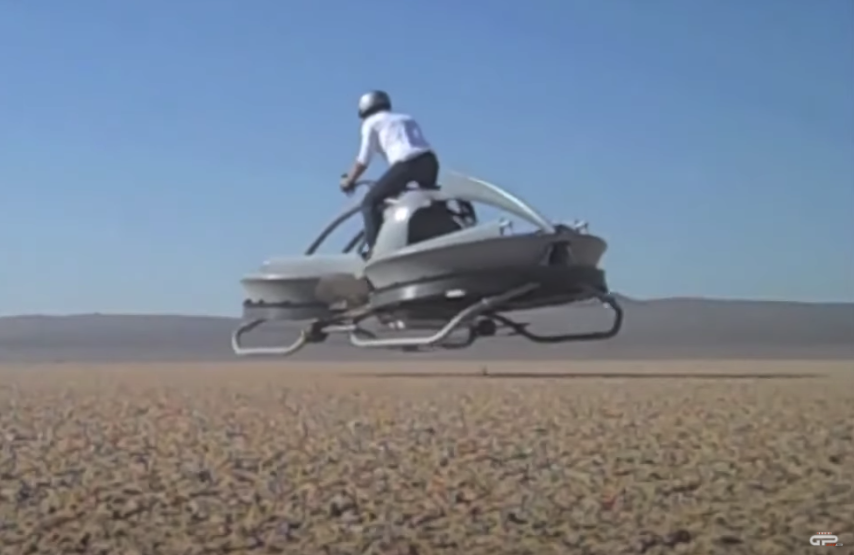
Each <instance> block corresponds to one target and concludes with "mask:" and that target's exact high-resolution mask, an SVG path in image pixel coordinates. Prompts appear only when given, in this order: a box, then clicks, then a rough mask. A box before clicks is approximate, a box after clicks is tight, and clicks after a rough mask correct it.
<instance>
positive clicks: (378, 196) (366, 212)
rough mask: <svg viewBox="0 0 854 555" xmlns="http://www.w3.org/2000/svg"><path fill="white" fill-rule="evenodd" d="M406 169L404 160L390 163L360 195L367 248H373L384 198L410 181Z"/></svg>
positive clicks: (393, 193) (391, 195) (398, 191)
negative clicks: (366, 190)
mask: <svg viewBox="0 0 854 555" xmlns="http://www.w3.org/2000/svg"><path fill="white" fill-rule="evenodd" d="M408 170H409V168H408V166H407V164H406V162H398V163H397V164H394V165H392V166H391V167H390V168H389V169H388V170H386V172H385V173H384V174H383V175H382V177H380V178H379V179H377V181H376V182H375V183H374V185H373V186H372V187H371V188H370V190H369V191H368V192H367V193H365V196H364V197H362V217H363V218H364V220H365V243H366V244H367V246H368V248H369V249H371V248H373V246H374V243H375V242H376V240H377V235H378V234H379V232H380V225H381V224H382V217H383V209H384V203H385V199H387V198H389V197H393V196H395V195H397V194H398V193H400V192H401V191H403V190H404V189H405V188H406V184H407V183H409V181H410V178H409V171H408Z"/></svg>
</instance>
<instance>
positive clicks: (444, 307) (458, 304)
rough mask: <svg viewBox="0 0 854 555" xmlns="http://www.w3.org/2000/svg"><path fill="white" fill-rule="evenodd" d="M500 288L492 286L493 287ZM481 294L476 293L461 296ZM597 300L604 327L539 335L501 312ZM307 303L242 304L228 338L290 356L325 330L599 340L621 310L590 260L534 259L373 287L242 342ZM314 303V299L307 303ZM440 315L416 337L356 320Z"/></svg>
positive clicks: (439, 338)
mask: <svg viewBox="0 0 854 555" xmlns="http://www.w3.org/2000/svg"><path fill="white" fill-rule="evenodd" d="M496 290H498V291H502V292H500V293H494V294H484V293H487V292H489V293H492V292H494V291H496ZM472 297H476V298H477V297H479V300H476V301H473V302H472V301H467V299H470V298H472ZM594 299H595V300H597V301H599V302H600V303H601V304H602V305H604V306H605V307H607V308H609V309H610V310H611V311H612V312H613V314H614V319H613V322H612V325H611V327H610V328H609V329H608V330H606V331H598V332H587V333H568V334H559V335H540V334H535V333H533V332H531V331H529V330H528V329H527V324H526V323H522V322H517V321H515V320H513V319H512V318H510V317H509V316H507V315H506V313H507V312H511V311H517V310H524V309H532V308H541V307H544V306H552V305H560V304H571V303H575V302H578V301H583V300H594ZM307 308H308V307H286V306H276V307H263V306H259V305H257V304H255V305H246V306H245V311H244V312H245V314H244V315H245V317H248V318H247V321H245V322H244V323H243V324H241V325H240V327H238V328H237V329H236V330H235V331H234V333H233V334H232V339H231V344H232V349H233V350H234V353H235V354H236V355H238V356H277V357H284V356H289V355H292V354H294V353H296V352H297V351H299V350H300V349H302V348H303V347H305V346H306V345H309V344H318V343H323V342H324V341H325V340H326V339H327V338H328V337H329V335H330V334H333V333H338V334H348V335H349V339H350V343H351V344H352V345H353V346H356V347H362V348H373V349H391V350H402V351H406V352H416V351H419V352H420V351H428V350H435V349H461V348H466V347H469V346H470V345H472V344H473V343H474V342H475V341H476V340H477V339H478V338H480V337H490V336H494V335H496V333H497V330H498V329H504V328H506V329H509V330H510V331H511V334H512V335H520V336H522V337H525V338H526V339H529V340H530V341H533V342H536V343H566V342H574V341H597V340H604V339H610V338H612V337H614V336H616V335H617V334H618V333H619V331H620V329H621V327H622V323H623V310H622V308H621V307H620V305H619V304H618V303H617V301H616V299H614V297H613V296H611V295H610V294H609V293H608V292H607V287H606V285H605V280H604V274H603V273H602V271H601V270H598V269H596V268H572V267H538V268H528V269H522V270H521V271H520V270H519V269H516V271H515V272H506V273H496V272H495V271H492V272H490V273H489V274H488V275H485V274H480V275H478V273H472V274H468V275H465V276H452V277H447V278H442V279H434V280H430V281H427V282H417V283H412V284H406V285H398V286H395V287H391V288H387V289H386V290H380V291H375V292H373V293H372V295H371V299H370V301H369V303H368V304H367V305H365V306H362V307H359V308H353V309H349V310H346V309H345V310H339V311H334V310H331V309H328V307H325V308H324V309H323V310H324V311H326V313H325V314H324V315H323V316H322V317H318V318H316V319H314V320H313V321H312V322H311V323H310V324H309V325H308V326H306V327H305V328H304V329H303V330H302V331H301V332H300V334H299V337H298V338H297V340H296V341H294V342H293V343H291V344H290V345H283V346H274V347H245V346H243V344H242V339H243V336H244V335H245V334H247V333H248V332H250V331H252V330H254V329H256V328H258V327H259V326H260V325H262V324H264V323H265V322H268V321H270V320H285V319H288V320H295V319H299V318H297V317H298V316H307V315H308V314H309V313H311V311H310V310H307ZM311 308H314V309H319V308H320V307H315V306H312V307H311ZM437 317H441V320H442V321H445V322H446V323H444V324H442V325H437V326H435V327H438V329H436V331H435V332H434V333H432V334H429V335H423V336H417V337H391V338H388V337H386V338H381V337H378V336H377V335H376V333H374V332H373V331H371V330H369V329H366V328H364V327H363V326H362V325H361V324H362V323H363V322H366V321H368V320H370V319H372V318H374V319H380V320H381V321H388V320H389V319H392V320H396V321H400V322H403V323H404V324H405V323H406V322H407V321H412V322H415V324H416V325H414V326H412V327H413V328H427V327H433V326H428V325H421V326H419V325H418V321H419V320H421V321H423V322H426V321H428V319H429V321H436V319H437ZM457 331H463V332H465V336H464V338H463V339H462V340H457V341H453V340H451V336H452V334H454V332H457Z"/></svg>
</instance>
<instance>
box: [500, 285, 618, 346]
mask: <svg viewBox="0 0 854 555" xmlns="http://www.w3.org/2000/svg"><path fill="white" fill-rule="evenodd" d="M590 295H591V296H592V297H594V298H595V299H596V300H598V301H599V302H600V303H602V304H603V305H604V306H606V307H608V308H609V309H611V311H612V312H613V313H614V321H613V323H612V324H611V327H610V329H608V330H606V331H593V332H586V333H566V334H561V335H540V334H536V333H533V332H530V331H528V324H526V323H520V322H516V321H515V320H513V319H511V318H509V317H507V316H504V315H503V314H490V315H489V318H491V319H492V320H494V321H495V322H496V323H498V324H500V325H502V326H506V327H508V328H510V329H511V330H513V332H514V333H515V334H518V335H521V336H522V337H524V338H525V339H528V340H530V341H533V342H534V343H549V344H553V343H569V342H572V341H600V340H604V339H611V338H612V337H615V336H616V335H617V334H618V333H620V329H621V328H622V327H623V308H622V307H621V306H620V304H619V303H618V302H617V300H616V299H615V298H614V297H613V296H611V295H608V294H604V293H601V292H598V291H593V290H591V291H590Z"/></svg>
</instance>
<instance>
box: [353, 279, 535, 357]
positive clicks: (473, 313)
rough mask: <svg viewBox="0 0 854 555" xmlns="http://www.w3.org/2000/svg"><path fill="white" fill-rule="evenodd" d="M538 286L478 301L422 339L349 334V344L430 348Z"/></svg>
mask: <svg viewBox="0 0 854 555" xmlns="http://www.w3.org/2000/svg"><path fill="white" fill-rule="evenodd" d="M539 286H540V285H539V284H538V283H528V284H526V285H522V286H521V287H516V288H514V289H511V290H510V291H507V292H505V293H502V294H500V295H496V296H494V297H487V298H485V299H481V300H480V301H478V302H476V303H474V304H473V305H471V306H470V307H468V308H466V309H464V310H462V311H461V312H460V313H459V314H457V315H456V316H454V317H453V318H451V320H450V321H449V322H448V323H447V324H445V326H444V327H443V328H442V329H440V330H439V331H437V332H436V333H434V334H433V335H428V336H424V337H390V338H385V339H382V338H377V339H367V340H366V339H361V338H360V337H359V336H358V334H355V333H351V334H350V343H352V344H353V345H355V346H356V347H365V348H379V349H395V348H399V349H412V348H423V347H432V346H434V345H437V344H439V343H441V342H442V341H444V340H445V339H447V338H448V336H449V335H451V334H452V333H453V332H454V330H456V329H457V328H458V327H460V325H461V324H463V323H465V322H466V321H467V320H469V319H471V318H474V317H477V316H479V315H481V314H484V313H486V312H489V311H491V310H493V309H495V308H496V307H498V306H500V305H501V304H502V303H506V302H507V301H510V300H513V299H515V298H517V297H521V296H523V295H527V294H528V293H530V292H531V291H533V290H534V289H537V288H538V287H539Z"/></svg>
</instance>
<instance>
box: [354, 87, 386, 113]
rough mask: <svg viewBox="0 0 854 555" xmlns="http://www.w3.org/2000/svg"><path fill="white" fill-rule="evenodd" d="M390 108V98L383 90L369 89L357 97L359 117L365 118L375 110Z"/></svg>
mask: <svg viewBox="0 0 854 555" xmlns="http://www.w3.org/2000/svg"><path fill="white" fill-rule="evenodd" d="M383 110H391V98H390V97H389V96H388V93H386V92H384V91H371V92H369V93H365V94H363V95H362V97H361V98H359V117H360V118H362V119H365V118H366V117H368V116H372V115H373V114H376V113H377V112H382V111H383Z"/></svg>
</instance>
